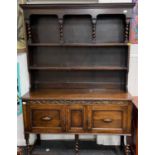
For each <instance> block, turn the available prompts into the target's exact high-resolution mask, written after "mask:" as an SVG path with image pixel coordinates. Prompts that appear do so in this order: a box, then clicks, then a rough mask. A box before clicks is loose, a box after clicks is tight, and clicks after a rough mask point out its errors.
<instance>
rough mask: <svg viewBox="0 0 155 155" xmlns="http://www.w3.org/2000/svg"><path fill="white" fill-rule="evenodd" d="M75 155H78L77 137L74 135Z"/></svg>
mask: <svg viewBox="0 0 155 155" xmlns="http://www.w3.org/2000/svg"><path fill="white" fill-rule="evenodd" d="M75 155H79V135H75Z"/></svg>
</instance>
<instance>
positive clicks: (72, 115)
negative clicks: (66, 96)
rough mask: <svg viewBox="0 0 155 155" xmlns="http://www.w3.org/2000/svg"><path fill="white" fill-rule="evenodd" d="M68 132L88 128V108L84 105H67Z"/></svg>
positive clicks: (82, 130)
mask: <svg viewBox="0 0 155 155" xmlns="http://www.w3.org/2000/svg"><path fill="white" fill-rule="evenodd" d="M66 118H67V132H71V133H78V132H79V133H81V132H84V131H85V130H86V108H85V106H83V105H69V106H68V107H67V116H66Z"/></svg>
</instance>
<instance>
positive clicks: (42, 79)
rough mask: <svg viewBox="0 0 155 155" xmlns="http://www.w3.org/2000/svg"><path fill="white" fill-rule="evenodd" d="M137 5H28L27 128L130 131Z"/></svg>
mask: <svg viewBox="0 0 155 155" xmlns="http://www.w3.org/2000/svg"><path fill="white" fill-rule="evenodd" d="M133 6H134V4H133V3H117V4H115V3H111V4H109V3H106V4H22V5H21V7H22V8H23V11H24V20H25V27H26V36H27V57H28V70H29V77H30V85H31V88H30V91H29V92H28V93H27V94H25V95H24V96H23V97H22V100H23V116H24V131H25V139H26V144H27V154H28V155H29V154H31V151H30V148H29V134H30V133H35V134H37V141H38V142H39V141H40V134H41V133H60V134H62V133H64V134H75V154H76V155H78V154H79V143H78V138H79V134H117V135H121V144H122V146H123V147H124V148H125V154H126V155H128V154H130V153H131V150H130V145H129V144H126V145H124V136H131V121H132V97H131V96H130V94H129V93H128V89H127V86H128V84H127V83H128V71H129V52H130V44H129V34H130V21H131V17H132V8H133Z"/></svg>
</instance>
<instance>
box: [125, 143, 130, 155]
mask: <svg viewBox="0 0 155 155" xmlns="http://www.w3.org/2000/svg"><path fill="white" fill-rule="evenodd" d="M125 155H131V146H130V145H129V144H126V145H125Z"/></svg>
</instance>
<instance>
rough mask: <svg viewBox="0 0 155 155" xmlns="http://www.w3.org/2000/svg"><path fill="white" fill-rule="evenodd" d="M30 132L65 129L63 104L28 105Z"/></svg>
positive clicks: (61, 130) (60, 130)
mask: <svg viewBox="0 0 155 155" xmlns="http://www.w3.org/2000/svg"><path fill="white" fill-rule="evenodd" d="M29 110H30V111H29V112H30V118H31V119H30V125H31V131H32V132H45V133H46V132H63V131H65V108H64V106H63V105H51V104H50V105H49V104H43V105H39V106H38V105H30V107H29Z"/></svg>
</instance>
